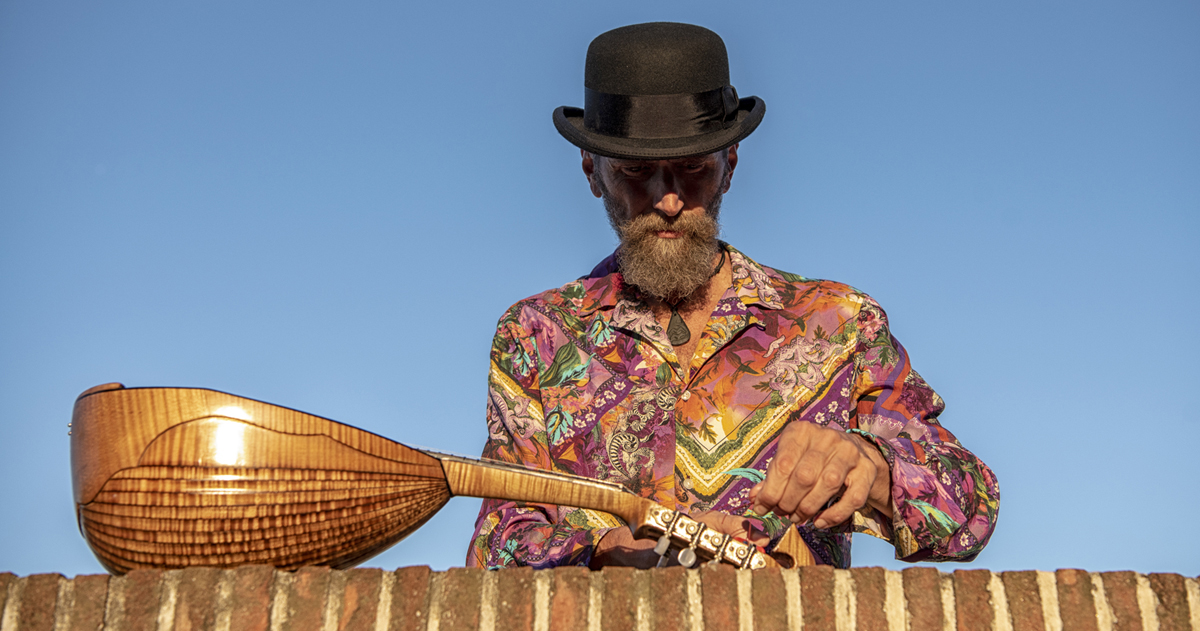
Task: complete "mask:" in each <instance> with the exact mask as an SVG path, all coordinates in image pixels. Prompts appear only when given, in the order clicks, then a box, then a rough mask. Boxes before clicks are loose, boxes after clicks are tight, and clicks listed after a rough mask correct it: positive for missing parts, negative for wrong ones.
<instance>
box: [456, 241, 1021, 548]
mask: <svg viewBox="0 0 1200 631" xmlns="http://www.w3.org/2000/svg"><path fill="white" fill-rule="evenodd" d="M728 252H729V255H730V263H731V265H732V268H733V284H732V286H731V287H730V288H729V289H728V290H727V291H726V292H725V294H724V295H723V296H722V297H721V299H720V301H719V302H718V303H717V307H716V309H715V310H714V311H713V314H712V316H711V317H710V319H709V321H708V324H707V325H706V328H705V329H704V331H703V333H702V334H701V335H702V337H701V338H700V341H699V344H698V346H697V348H696V352H695V355H694V357H693V358H692V360H691V367H690V371H684V370H683V369H682V367H681V366H680V364H679V359H678V358H677V357H676V355H675V350H674V347H673V346H672V345H671V343H670V341H668V340H667V335H666V331H665V330H664V329H663V327H662V326H661V325H660V324H659V323H658V322H657V321H656V320H655V318H654V315H653V314H652V312H651V310H650V308H649V306H648V305H647V304H646V302H645V301H644V300H642V299H641V298H640V297H639V296H638V294H637V292H636V290H634V289H633V288H630V287H628V286H624V285H623V283H622V278H621V275H620V273H619V272H617V271H616V265H615V262H614V259H613V257H612V256H610V257H609V258H607V259H605V261H603V262H601V263H600V265H598V266H597V267H596V269H595V270H593V271H592V273H591V274H590V275H588V276H587V277H585V278H582V279H580V280H578V281H575V282H573V283H569V284H567V285H564V286H562V287H560V288H558V289H554V290H550V291H547V292H545V293H542V294H539V295H537V296H534V297H532V298H528V299H526V300H522V301H521V302H518V303H517V304H515V305H513V307H512V308H510V309H509V310H508V312H507V313H505V314H504V316H503V317H502V318H501V319H500V322H499V325H498V327H497V331H496V337H495V339H494V341H493V343H492V355H491V357H492V361H491V370H490V373H489V379H488V406H487V426H488V441H487V444H486V446H485V447H484V451H483V455H484V457H485V458H491V459H495V460H502V461H505V462H512V463H520V464H523V465H526V466H530V467H536V468H540V469H546V470H551V471H559V472H563V473H570V474H575V475H582V476H587V477H590V478H595V479H599V480H607V481H610V482H616V483H619V484H622V485H624V486H625V488H627V489H628V490H629V491H631V492H633V493H636V494H638V495H641V496H643V497H647V498H650V499H653V500H654V501H656V502H658V503H659V504H662V505H664V506H667V507H669V508H672V509H676V510H683V511H686V512H689V513H693V512H698V511H710V510H715V511H722V512H725V513H729V514H733V515H747V516H748V517H749V518H751V519H754V520H756V521H755V525H756V526H758V527H759V528H760V529H761V530H764V531H766V533H767V534H768V535H770V536H771V539H772V543H771V545H772V546H773V545H774V544H775V543H776V542H778V540H779V539H780V537H782V536H783V533H784V532H785V530H786V528H789V527H796V528H799V530H800V534H801V535H802V536H803V538H804V539H805V541H806V542H808V544H809V547H810V548H812V551H813V554H814V556H815V557H816V559H817V560H818V562H819V563H824V564H830V565H834V566H836V567H842V568H844V567H848V566H849V565H850V537H851V533H852V532H865V533H869V534H872V535H875V536H877V537H881V538H883V539H886V540H888V541H891V542H892V543H893V544H894V545H895V547H896V556H897V558H901V559H905V560H909V561H917V560H934V561H943V560H957V561H969V560H971V559H973V558H975V556H976V555H977V554H979V551H980V550H982V549H983V547H984V545H986V544H987V541H988V538H989V537H990V536H991V533H992V529H993V528H994V526H995V524H996V515H997V512H998V509H999V501H1000V495H999V488H998V486H997V483H996V477H995V475H993V474H992V471H991V470H990V469H988V467H987V466H986V465H985V464H983V462H981V461H980V460H979V459H978V458H976V457H975V456H974V454H972V453H971V452H969V451H967V450H966V449H965V448H963V446H962V445H961V444H959V442H958V440H957V439H956V438H955V437H954V435H953V434H951V433H950V432H949V431H947V430H946V429H945V428H943V427H942V426H941V424H940V423H939V422H938V420H937V416H938V414H940V413H941V412H942V409H943V407H944V406H943V403H942V399H941V397H939V396H938V395H937V394H936V393H935V392H934V391H933V390H932V389H931V388H930V387H929V386H928V385H927V384H926V383H925V381H924V380H923V379H921V377H920V375H918V374H917V373H916V371H914V370H913V369H912V367H911V366H910V365H909V361H908V354H907V353H906V352H905V351H904V348H903V347H901V346H900V343H899V342H897V341H896V339H895V338H894V337H892V335H891V333H890V331H889V330H888V325H887V317H886V316H885V315H884V312H883V310H882V309H881V308H880V307H879V305H878V304H876V302H875V301H874V300H872V299H871V298H870V297H869V296H867V295H866V294H864V293H862V292H859V291H858V290H856V289H854V288H852V287H849V286H847V285H843V284H840V283H835V282H831V281H825V280H811V279H808V278H804V277H801V276H797V275H794V274H789V273H787V272H781V271H778V270H774V269H771V268H768V267H765V266H762V265H759V264H758V263H756V262H754V261H753V260H751V259H750V258H748V257H746V256H745V255H743V254H741V253H740V252H738V251H737V250H734V249H733V248H728ZM685 374H686V375H687V377H686V378H685V377H683V375H685ZM788 423H816V424H818V425H821V426H823V427H831V428H837V429H840V430H844V431H852V432H856V433H859V434H861V435H862V436H864V437H866V438H867V439H869V440H870V441H871V442H873V443H874V444H875V445H876V446H877V447H878V448H879V450H880V451H881V452H882V453H883V456H884V458H885V459H886V460H887V462H888V464H889V466H890V467H891V475H892V506H893V516H892V518H890V519H889V518H886V517H884V516H883V514H882V513H880V512H879V511H877V510H875V509H873V508H870V507H865V508H863V509H862V510H860V511H859V512H857V513H855V514H854V516H853V518H852V519H851V520H849V521H847V522H846V523H844V524H841V525H839V526H833V527H830V528H827V529H816V528H813V527H812V526H806V525H800V526H792V524H791V523H790V522H788V521H785V520H784V519H780V518H779V517H776V516H775V515H773V514H768V515H766V516H765V517H762V518H759V517H757V516H756V515H754V513H753V512H752V511H751V504H750V501H749V499H748V495H749V491H750V488H751V487H752V486H754V485H755V484H756V483H757V482H758V481H760V480H762V479H763V477H764V476H765V474H766V471H767V468H768V466H769V465H770V462H771V458H772V457H773V456H774V454H775V448H776V441H777V440H778V437H779V434H780V432H781V431H782V430H783V428H784V427H785V426H786V425H787V424H788ZM615 527H623V526H622V524H621V522H620V521H618V520H617V518H616V517H614V516H612V515H610V514H607V513H602V512H597V511H591V510H584V509H579V508H575V507H571V506H551V505H543V504H523V503H514V502H502V501H498V500H485V501H484V502H483V506H482V508H481V510H480V513H479V518H478V520H477V521H476V525H475V537H474V539H473V540H472V543H471V547H470V550H469V552H468V556H467V565H468V566H474V567H501V566H508V565H530V566H534V567H550V566H558V565H585V564H587V563H588V562H589V561H590V560H591V557H592V553H593V550H594V547H595V544H596V543H597V542H598V541H599V540H600V538H601V537H602V536H603V535H604V534H605V533H607V532H608V530H609V529H611V528H615ZM770 547H771V546H768V550H769V549H770Z"/></svg>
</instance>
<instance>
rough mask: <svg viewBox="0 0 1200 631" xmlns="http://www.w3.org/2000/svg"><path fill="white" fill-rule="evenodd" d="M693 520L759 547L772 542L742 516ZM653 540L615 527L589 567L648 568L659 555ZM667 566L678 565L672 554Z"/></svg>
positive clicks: (720, 515)
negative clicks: (637, 536)
mask: <svg viewBox="0 0 1200 631" xmlns="http://www.w3.org/2000/svg"><path fill="white" fill-rule="evenodd" d="M691 518H692V519H695V520H696V521H699V522H702V523H704V524H706V525H707V526H708V527H709V528H711V529H713V530H716V531H717V532H719V533H721V534H725V535H733V536H734V537H737V538H739V539H744V540H746V541H749V542H750V543H753V544H755V545H758V546H765V545H767V544H768V543H770V542H771V539H770V537H768V536H767V535H766V533H763V532H761V531H759V530H756V529H754V528H753V527H752V526H751V525H750V522H749V520H747V519H746V518H745V517H736V516H734V515H727V514H725V513H717V512H704V513H696V514H695V515H691ZM656 543H658V541H657V540H656V539H634V538H633V535H631V534H629V529H628V528H616V529H613V530H610V531H608V534H606V535H604V537H603V538H601V539H600V543H598V544H597V545H596V552H595V554H593V555H592V562H591V564H590V565H589V567H591V568H592V569H593V570H598V569H600V568H602V567H604V566H606V565H628V566H633V567H639V568H642V569H646V568H651V567H654V566H656V565H657V564H658V558H659V557H658V555H657V554H655V553H654V545H655V544H656ZM669 565H679V562H678V561H676V560H675V555H674V554H671V555H670V562H669Z"/></svg>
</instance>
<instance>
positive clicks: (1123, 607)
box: [1100, 572, 1145, 631]
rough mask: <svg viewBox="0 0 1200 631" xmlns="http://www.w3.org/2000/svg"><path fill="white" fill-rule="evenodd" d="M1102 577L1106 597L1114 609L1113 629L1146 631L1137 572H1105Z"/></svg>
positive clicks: (1116, 630) (1118, 630) (1110, 606)
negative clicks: (1140, 605)
mask: <svg viewBox="0 0 1200 631" xmlns="http://www.w3.org/2000/svg"><path fill="white" fill-rule="evenodd" d="M1100 578H1101V582H1102V583H1104V598H1105V600H1107V601H1108V606H1109V608H1111V609H1112V615H1113V631H1145V630H1144V629H1142V610H1141V608H1139V607H1138V601H1137V574H1134V573H1133V572H1105V573H1104V574H1101V575H1100Z"/></svg>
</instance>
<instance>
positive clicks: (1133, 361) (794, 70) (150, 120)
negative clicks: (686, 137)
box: [0, 0, 1200, 575]
mask: <svg viewBox="0 0 1200 631" xmlns="http://www.w3.org/2000/svg"><path fill="white" fill-rule="evenodd" d="M734 6H735V5H731V4H730V3H727V2H721V3H716V2H656V3H647V2H610V3H607V4H605V5H603V6H596V5H584V4H573V3H558V2H522V3H463V2H439V3H422V4H420V5H415V4H414V5H410V4H405V3H399V2H392V3H384V2H355V3H313V2H288V3H284V2H261V1H256V0H249V1H239V2H232V1H215V0H214V1H211V2H171V3H159V2H144V3H129V2H105V3H99V2H74V3H62V2H53V1H44V2H43V1H39V2H31V1H15V2H5V3H3V4H0V402H2V404H3V406H2V407H3V413H2V414H0V475H2V476H3V480H4V481H5V483H4V484H3V487H2V490H0V506H3V507H4V511H3V513H4V516H3V518H2V519H0V571H12V572H16V573H18V574H29V573H35V572H61V573H64V574H66V575H71V574H76V573H94V572H98V571H100V566H99V565H98V563H97V562H96V561H95V559H94V558H93V556H92V554H91V553H90V551H89V550H88V548H87V546H86V544H85V542H84V541H83V539H82V537H81V536H80V535H79V533H78V530H77V528H76V525H75V520H74V515H73V507H72V501H71V489H70V469H69V461H68V438H67V435H66V430H67V428H66V424H67V422H68V421H69V420H70V414H71V406H72V403H73V401H74V398H75V396H76V395H77V394H78V393H79V392H81V391H82V390H84V389H86V388H88V387H91V386H93V385H96V384H99V383H104V382H109V381H121V382H124V383H125V384H126V385H129V386H197V387H208V388H214V389H219V390H225V391H228V392H232V393H235V394H241V395H244V396H249V397H253V398H257V399H261V400H265V401H270V402H273V403H277V404H280V405H286V406H289V407H294V408H298V409H302V410H305V411H308V412H311V413H314V414H319V415H322V416H326V417H330V418H334V419H337V420H340V421H343V422H346V423H349V424H352V425H356V426H359V427H362V428H365V429H368V430H371V431H374V432H376V433H379V434H382V435H384V436H388V437H390V438H393V439H395V440H399V441H401V442H406V443H409V444H413V445H420V446H426V447H430V448H435V449H438V450H442V451H452V452H457V453H463V454H468V455H473V454H478V453H479V451H480V449H481V447H482V444H483V440H484V438H485V436H486V431H485V427H484V423H483V410H484V402H485V397H484V380H485V375H486V370H487V351H488V346H489V341H490V338H491V335H492V332H493V330H494V326H495V322H496V319H497V318H498V317H499V315H500V314H501V313H502V312H503V310H504V309H505V308H506V307H507V306H508V305H510V304H511V303H513V302H515V301H516V300H518V299H520V298H523V297H525V296H528V295H531V294H534V293H537V292H539V291H541V290H544V289H547V288H550V287H554V286H558V285H561V284H562V283H564V282H567V281H569V280H571V279H573V278H575V277H577V276H579V275H581V274H583V273H585V272H587V271H588V270H589V269H591V267H592V265H593V264H594V263H595V262H596V261H598V260H599V259H601V258H602V257H604V256H605V255H606V254H607V253H609V252H610V251H611V249H612V248H613V246H614V243H615V240H614V238H613V236H612V235H611V233H610V230H609V228H608V226H607V223H606V221H605V219H604V216H603V210H602V208H601V206H600V204H599V202H598V201H597V200H595V199H593V198H592V197H591V195H590V194H589V193H588V190H587V187H586V183H585V182H584V179H583V176H582V174H581V172H580V170H579V162H578V152H577V150H575V149H574V148H573V147H571V146H570V145H569V144H568V143H567V142H566V141H564V140H562V139H561V138H560V137H559V136H558V134H557V133H556V132H555V131H554V128H553V126H552V124H551V121H550V113H551V111H552V110H553V109H554V108H555V107H557V106H559V105H579V104H581V102H582V70H583V58H584V52H585V50H586V47H587V43H588V41H590V39H591V38H592V37H594V36H595V35H597V34H599V33H601V32H603V31H606V30H608V29H610V28H614V27H617V26H621V25H624V24H629V23H634V22H643V21H652V20H673V21H685V22H693V23H697V24H701V25H704V26H707V27H709V28H712V29H714V30H716V31H717V32H718V33H720V34H721V35H722V36H723V37H724V38H725V41H726V43H727V45H728V48H729V50H730V53H731V72H732V79H733V83H734V85H735V86H736V87H737V89H738V91H739V92H741V93H742V94H744V95H750V94H754V95H758V96H760V97H762V98H763V99H765V101H766V103H767V115H766V118H765V120H764V122H763V124H762V126H761V127H760V128H759V130H758V131H757V132H755V134H754V135H752V136H751V137H750V138H749V139H747V140H746V141H745V142H744V143H743V144H742V147H741V151H740V157H741V163H740V165H739V169H738V172H737V177H736V178H735V180H734V183H733V188H732V190H731V191H730V193H729V195H728V196H727V197H726V200H725V205H724V207H723V215H722V219H723V223H724V228H725V232H724V234H725V238H726V239H727V240H728V241H730V242H731V243H733V244H734V245H735V246H737V247H738V248H739V249H741V250H743V251H744V252H746V253H748V254H749V255H750V256H752V257H754V258H756V259H757V260H759V261H760V262H762V263H765V264H767V265H771V266H773V267H777V268H780V269H785V270H788V271H791V272H795V273H799V274H803V275H806V276H810V277H819V278H832V279H835V280H839V281H843V282H847V283H850V284H852V285H855V286H856V287H859V288H861V289H863V290H864V291H867V292H868V293H870V294H871V295H872V296H874V297H875V298H876V299H877V300H879V301H880V303H882V304H883V306H884V308H885V309H887V311H888V314H889V316H890V318H891V321H892V326H893V332H894V333H895V334H896V335H897V337H898V338H899V339H900V340H901V342H902V343H903V344H904V345H905V347H906V348H907V349H908V351H909V352H910V354H911V356H912V359H913V362H914V366H915V367H916V368H917V369H918V370H919V371H920V372H921V374H922V375H923V376H924V377H925V378H926V379H927V380H928V381H929V382H930V383H931V384H932V385H933V386H934V388H935V389H937V390H938V392H939V393H940V394H942V395H943V397H944V398H945V399H946V400H947V403H948V409H947V411H946V413H945V415H943V417H942V418H943V421H944V423H945V424H946V425H947V426H948V427H949V428H950V429H951V430H952V431H954V432H955V434H956V435H957V436H958V437H959V438H960V439H961V440H962V441H963V442H964V444H966V445H967V446H968V447H969V448H971V449H972V450H973V451H975V452H976V453H977V454H978V455H980V456H981V457H982V458H983V459H984V460H985V461H986V462H987V463H988V464H989V465H991V466H992V467H993V469H994V470H995V471H996V473H997V475H998V477H999V480H1000V485H1001V492H1002V502H1001V513H1000V523H999V528H998V530H997V532H996V534H995V536H994V537H993V539H992V543H991V544H990V546H989V547H988V549H987V550H985V551H984V552H983V554H982V555H980V557H979V559H978V560H977V561H976V562H975V563H973V564H970V566H973V567H985V568H990V569H994V570H1009V569H1030V568H1036V569H1043V570H1048V569H1054V568H1059V567H1082V568H1086V569H1089V570H1117V569H1133V570H1138V571H1142V572H1181V573H1185V574H1190V575H1195V574H1196V573H1197V572H1198V571H1200V542H1198V541H1197V539H1196V537H1195V534H1194V533H1195V530H1196V526H1195V524H1196V523H1197V522H1198V521H1200V508H1198V504H1200V501H1198V500H1200V491H1198V490H1197V477H1198V475H1200V458H1198V457H1197V456H1196V454H1195V449H1194V445H1195V442H1196V439H1195V436H1196V434H1197V432H1198V431H1200V419H1198V418H1197V414H1196V412H1195V411H1194V410H1192V409H1191V408H1190V407H1189V406H1190V404H1189V403H1188V401H1191V400H1192V399H1195V398H1196V396H1197V394H1200V392H1198V388H1197V385H1196V384H1197V375H1198V374H1200V372H1198V370H1197V368H1196V359H1197V357H1198V356H1200V342H1198V339H1200V336H1198V335H1197V325H1198V324H1200V318H1198V317H1197V312H1198V310H1200V301H1198V298H1197V297H1198V296H1200V291H1198V290H1200V286H1198V283H1197V280H1196V277H1197V273H1198V272H1200V247H1197V241H1198V240H1200V218H1198V217H1200V115H1198V114H1197V113H1198V112H1200V37H1198V36H1197V34H1198V33H1200V5H1198V4H1197V3H1195V2H1185V1H1178V2H1136V3H1135V2H1105V1H1094V0H1090V1H1087V2H1084V1H1067V0H1064V1H1061V2H1020V1H1013V2H1004V3H982V2H972V3H956V2H906V3H896V2H846V3H832V2H820V3H817V2H791V3H783V2H780V3H766V2H746V3H742V4H741V5H736V7H737V8H733V7H734ZM477 510H478V501H476V500H469V499H455V500H453V501H452V502H451V503H450V504H449V505H448V506H447V507H446V508H444V509H443V510H442V512H441V513H439V514H438V515H437V516H436V517H435V518H434V519H433V521H431V522H430V523H429V524H428V525H426V526H425V527H424V528H423V529H421V530H420V531H418V532H417V533H416V534H415V535H413V536H412V537H410V538H409V539H408V540H405V541H403V542H401V543H400V544H399V545H397V546H395V547H394V548H392V549H391V550H389V551H387V552H386V553H384V554H382V555H380V556H378V557H376V558H375V559H373V560H371V561H369V562H368V563H367V565H370V566H378V567H385V568H393V567H397V566H405V565H424V564H427V565H430V566H432V567H434V568H438V569H440V568H445V567H447V566H451V565H461V564H462V562H463V559H464V557H465V551H466V545H467V539H468V537H469V535H470V532H471V528H472V523H473V521H474V517H475V513H476V511H477ZM854 562H855V564H856V565H885V566H887V567H893V568H898V567H902V566H903V564H900V563H898V562H895V561H893V560H892V559H891V551H890V548H889V547H888V546H887V545H886V544H883V543H882V542H875V541H872V540H869V539H865V538H864V539H856V547H855V554H854ZM957 567H962V566H958V565H955V566H943V569H946V570H951V569H955V568H957Z"/></svg>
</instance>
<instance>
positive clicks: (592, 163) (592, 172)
mask: <svg viewBox="0 0 1200 631" xmlns="http://www.w3.org/2000/svg"><path fill="white" fill-rule="evenodd" d="M579 155H580V157H582V158H583V174H584V175H586V176H587V180H588V185H589V186H591V187H592V195H595V196H596V197H600V186H599V185H597V184H596V178H598V177H600V174H599V173H597V172H596V157H595V156H593V155H592V154H591V153H590V152H588V151H587V150H586V149H580V150H579Z"/></svg>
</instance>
